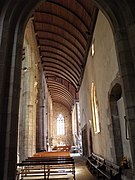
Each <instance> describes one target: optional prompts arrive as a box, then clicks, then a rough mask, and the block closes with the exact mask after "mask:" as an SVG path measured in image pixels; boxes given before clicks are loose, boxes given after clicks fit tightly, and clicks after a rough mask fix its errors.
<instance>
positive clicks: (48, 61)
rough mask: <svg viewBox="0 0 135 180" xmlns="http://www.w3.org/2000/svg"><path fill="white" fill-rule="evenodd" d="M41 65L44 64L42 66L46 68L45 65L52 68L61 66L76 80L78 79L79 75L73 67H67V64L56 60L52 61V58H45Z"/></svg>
mask: <svg viewBox="0 0 135 180" xmlns="http://www.w3.org/2000/svg"><path fill="white" fill-rule="evenodd" d="M43 63H44V64H45V65H44V66H47V65H49V64H50V65H52V67H53V66H55V65H56V66H57V65H59V66H61V67H63V68H64V69H67V70H68V71H69V72H70V73H71V74H72V75H73V76H75V77H76V78H77V79H79V78H80V74H79V73H78V72H76V69H75V68H74V67H72V66H71V65H70V64H69V65H68V64H67V63H65V62H62V61H60V60H56V58H55V59H52V58H50V57H49V58H46V60H44V61H43Z"/></svg>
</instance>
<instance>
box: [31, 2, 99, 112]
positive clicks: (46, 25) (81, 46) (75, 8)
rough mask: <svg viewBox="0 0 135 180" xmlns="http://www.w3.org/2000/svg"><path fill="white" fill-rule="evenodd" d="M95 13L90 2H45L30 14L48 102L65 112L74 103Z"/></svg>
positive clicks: (90, 38) (95, 10) (81, 76)
mask: <svg viewBox="0 0 135 180" xmlns="http://www.w3.org/2000/svg"><path fill="white" fill-rule="evenodd" d="M97 12H98V11H97V9H96V8H95V7H94V5H93V4H92V2H91V0H85V1H83V0H68V1H65V0H46V1H45V2H44V3H43V4H41V5H40V6H39V8H37V10H36V11H35V12H34V14H33V17H34V18H33V25H34V31H35V36H36V39H37V44H38V47H39V53H40V57H41V62H42V65H43V71H44V74H45V78H46V83H47V86H48V90H49V91H50V95H51V98H52V101H53V102H57V103H61V104H63V105H64V106H65V107H67V108H68V109H69V110H71V109H72V106H73V104H74V101H75V100H76V99H78V89H79V87H80V85H81V81H82V78H83V73H84V68H85V64H86V60H87V56H88V51H89V47H90V44H91V40H92V34H93V30H94V26H95V22H96V17H97Z"/></svg>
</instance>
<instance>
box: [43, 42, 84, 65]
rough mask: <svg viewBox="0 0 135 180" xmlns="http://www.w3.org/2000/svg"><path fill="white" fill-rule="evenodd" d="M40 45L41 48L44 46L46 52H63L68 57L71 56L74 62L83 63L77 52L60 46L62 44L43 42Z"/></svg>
mask: <svg viewBox="0 0 135 180" xmlns="http://www.w3.org/2000/svg"><path fill="white" fill-rule="evenodd" d="M40 47H41V48H42V47H44V50H45V52H47V51H52V52H53V51H54V52H55V51H57V52H61V53H62V54H65V55H66V56H67V57H69V58H71V59H72V61H73V62H75V63H78V64H79V65H81V64H82V62H81V60H80V58H77V57H76V56H75V54H73V52H69V49H66V47H63V48H62V47H61V48H60V45H59V46H55V45H54V44H53V45H44V44H42V43H41V44H40ZM61 53H60V54H61ZM73 56H74V57H73Z"/></svg>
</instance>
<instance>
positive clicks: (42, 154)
mask: <svg viewBox="0 0 135 180" xmlns="http://www.w3.org/2000/svg"><path fill="white" fill-rule="evenodd" d="M33 156H34V157H61V156H64V157H66V156H69V157H70V152H69V151H50V152H38V153H36V154H34V155H33Z"/></svg>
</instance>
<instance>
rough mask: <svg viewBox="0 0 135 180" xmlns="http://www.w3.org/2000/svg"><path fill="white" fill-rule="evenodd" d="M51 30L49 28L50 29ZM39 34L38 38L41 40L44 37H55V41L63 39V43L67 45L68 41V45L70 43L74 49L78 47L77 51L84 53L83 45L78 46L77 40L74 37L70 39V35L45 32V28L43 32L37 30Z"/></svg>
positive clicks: (58, 32)
mask: <svg viewBox="0 0 135 180" xmlns="http://www.w3.org/2000/svg"><path fill="white" fill-rule="evenodd" d="M48 28H49V27H48ZM36 32H37V33H38V36H39V37H40V38H42V37H46V38H47V37H52V38H53V37H55V39H58V40H59V39H61V41H63V42H65V43H66V41H67V42H68V43H70V44H71V45H72V46H74V47H76V49H77V50H78V51H79V52H80V53H84V48H83V46H82V44H77V43H76V39H75V38H73V37H70V36H69V35H66V34H65V33H64V32H63V31H62V32H60V31H58V30H57V31H53V32H51V29H49V30H46V31H45V30H44V29H43V28H42V31H41V30H40V31H38V29H37V31H36Z"/></svg>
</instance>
